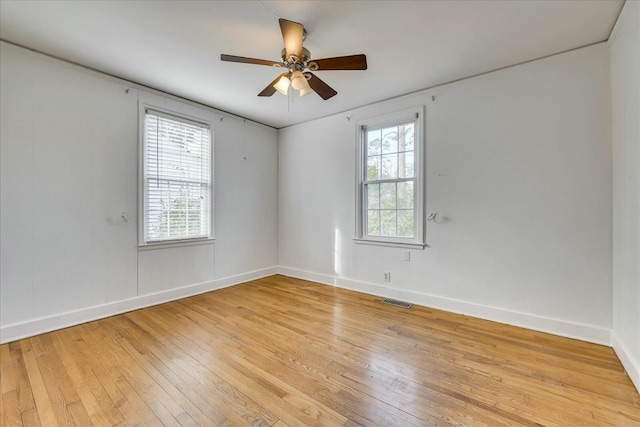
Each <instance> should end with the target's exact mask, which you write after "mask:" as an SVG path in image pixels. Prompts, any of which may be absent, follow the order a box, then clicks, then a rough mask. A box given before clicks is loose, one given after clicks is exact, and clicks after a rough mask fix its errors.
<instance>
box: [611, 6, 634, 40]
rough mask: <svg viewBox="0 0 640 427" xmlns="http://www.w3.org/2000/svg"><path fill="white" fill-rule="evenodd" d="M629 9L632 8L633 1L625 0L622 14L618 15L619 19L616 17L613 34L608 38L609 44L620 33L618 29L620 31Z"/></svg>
mask: <svg viewBox="0 0 640 427" xmlns="http://www.w3.org/2000/svg"><path fill="white" fill-rule="evenodd" d="M629 9H631V1H630V0H625V2H624V4H623V5H622V9H621V10H620V15H618V19H616V23H615V24H614V25H613V29H612V30H611V34H609V38H608V39H607V43H608V44H609V46H611V45H612V44H613V41H614V40H615V38H616V35H618V31H620V27H621V26H622V21H624V17H625V16H626V15H628V14H629Z"/></svg>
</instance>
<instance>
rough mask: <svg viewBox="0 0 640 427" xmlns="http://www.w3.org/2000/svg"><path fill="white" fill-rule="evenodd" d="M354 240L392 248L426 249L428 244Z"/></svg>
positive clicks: (364, 243)
mask: <svg viewBox="0 0 640 427" xmlns="http://www.w3.org/2000/svg"><path fill="white" fill-rule="evenodd" d="M353 241H354V242H355V243H356V244H358V245H373V246H388V247H392V248H405V249H424V248H425V247H426V246H427V245H426V244H425V243H404V242H389V241H382V240H371V239H360V238H354V239H353Z"/></svg>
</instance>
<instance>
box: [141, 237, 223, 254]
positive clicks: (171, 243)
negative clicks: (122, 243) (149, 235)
mask: <svg viewBox="0 0 640 427" xmlns="http://www.w3.org/2000/svg"><path fill="white" fill-rule="evenodd" d="M215 241H216V239H214V238H213V237H212V238H205V239H189V240H167V241H164V242H154V243H145V244H143V245H138V250H139V251H152V250H155V249H168V248H180V247H183V246H199V245H212V244H214V243H215Z"/></svg>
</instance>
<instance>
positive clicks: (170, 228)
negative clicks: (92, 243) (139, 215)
mask: <svg viewBox="0 0 640 427" xmlns="http://www.w3.org/2000/svg"><path fill="white" fill-rule="evenodd" d="M211 145H212V144H211V128H210V126H209V125H207V124H203V123H198V122H195V121H191V120H189V119H186V118H183V117H177V116H173V115H170V114H166V113H163V112H160V111H155V110H152V109H146V110H145V114H144V127H143V142H142V159H143V168H142V170H143V172H142V173H143V230H142V238H143V241H144V244H150V243H160V242H169V241H176V240H187V239H204V238H210V237H211V222H212V221H211V212H212V209H211V199H212V197H211V151H212V150H211Z"/></svg>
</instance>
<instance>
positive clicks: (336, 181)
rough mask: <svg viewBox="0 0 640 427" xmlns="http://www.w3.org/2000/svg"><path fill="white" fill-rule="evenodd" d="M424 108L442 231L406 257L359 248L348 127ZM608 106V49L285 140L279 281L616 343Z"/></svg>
mask: <svg viewBox="0 0 640 427" xmlns="http://www.w3.org/2000/svg"><path fill="white" fill-rule="evenodd" d="M432 96H435V101H433V100H432V98H431V97H432ZM415 105H425V106H426V135H427V139H426V155H427V160H426V165H427V177H426V181H427V185H426V187H427V195H426V198H427V206H426V212H427V213H429V212H438V215H439V217H440V218H441V221H440V223H438V224H433V223H428V225H427V243H428V245H429V247H427V248H426V249H425V250H421V251H418V250H414V251H411V261H410V262H404V261H403V251H404V249H399V248H389V247H380V246H365V245H358V244H355V243H354V242H353V241H352V238H353V236H354V224H355V212H354V209H355V170H354V169H355V165H356V160H355V124H354V123H355V121H356V120H358V119H360V118H364V117H367V116H374V115H378V114H381V113H385V112H393V111H397V110H401V109H405V108H409V107H412V106H415ZM610 111H611V110H610V85H609V62H608V52H607V46H606V44H600V45H596V46H592V47H588V48H584V49H580V50H576V51H572V52H569V53H565V54H562V55H557V56H554V57H550V58H547V59H543V60H538V61H535V62H531V63H528V64H524V65H520V66H517V67H512V68H509V69H505V70H502V71H498V72H494V73H490V74H486V75H483V76H479V77H475V78H472V79H467V80H464V81H460V82H457V83H453V84H450V85H446V86H442V87H438V88H435V89H432V90H427V91H423V92H419V93H416V94H413V95H410V96H405V97H402V98H399V99H395V100H391V101H387V102H382V103H379V104H375V105H372V106H367V107H364V108H360V109H357V110H354V111H351V112H347V113H344V114H338V115H335V116H331V117H327V118H323V119H319V120H315V121H312V122H308V123H304V124H300V125H297V126H293V127H290V128H286V129H282V130H281V131H280V137H279V138H280V142H279V174H280V175H279V190H280V199H279V228H280V246H279V254H280V258H279V261H280V265H281V271H282V272H283V273H285V274H289V275H292V276H298V277H303V278H309V279H313V280H318V281H322V282H326V283H334V284H337V285H339V286H345V287H350V288H354V289H359V290H363V291H366V292H371V293H376V294H380V295H386V296H392V297H396V298H402V299H405V300H411V301H414V302H418V303H423V304H426V305H430V306H435V307H441V308H445V309H448V310H452V311H458V312H464V313H468V314H472V315H476V316H480V317H486V318H491V319H495V320H499V321H503V322H507V323H512V324H518V325H522V326H527V327H533V328H535V329H539V330H547V331H550V332H553V333H557V334H561V335H567V336H574V337H578V338H582V339H587V340H591V341H596V342H603V343H608V342H609V329H610V328H611V323H612V311H611V306H612V283H611V281H612V279H611V276H612V267H611V265H612V261H611V258H612V249H611V221H612V220H611V127H610ZM347 116H350V120H347V118H346V117H347ZM385 271H389V272H391V277H392V281H391V283H388V284H386V283H384V282H383V272H385Z"/></svg>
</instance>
